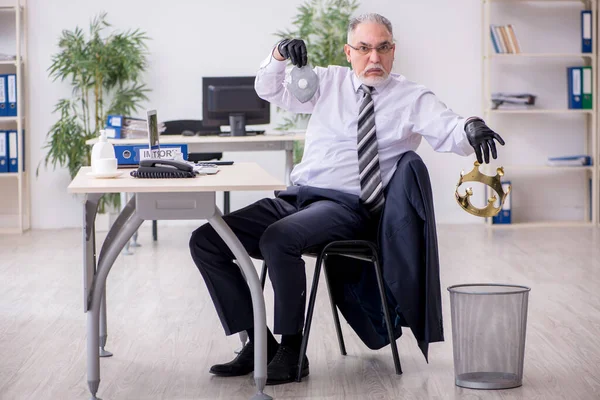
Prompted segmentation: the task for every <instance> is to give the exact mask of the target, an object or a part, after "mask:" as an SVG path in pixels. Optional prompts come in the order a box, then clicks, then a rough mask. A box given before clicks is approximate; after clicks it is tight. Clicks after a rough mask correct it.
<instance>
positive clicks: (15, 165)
mask: <svg viewBox="0 0 600 400" xmlns="http://www.w3.org/2000/svg"><path fill="white" fill-rule="evenodd" d="M18 142H19V141H18V140H17V131H8V172H19V151H18V148H17V146H18V144H17V143H18Z"/></svg>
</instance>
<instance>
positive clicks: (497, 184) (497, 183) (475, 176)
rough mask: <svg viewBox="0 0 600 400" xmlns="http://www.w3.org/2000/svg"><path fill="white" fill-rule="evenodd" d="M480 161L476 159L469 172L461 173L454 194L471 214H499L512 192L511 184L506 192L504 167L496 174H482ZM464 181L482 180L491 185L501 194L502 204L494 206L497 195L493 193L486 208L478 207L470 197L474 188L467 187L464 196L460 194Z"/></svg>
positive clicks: (484, 215)
mask: <svg viewBox="0 0 600 400" xmlns="http://www.w3.org/2000/svg"><path fill="white" fill-rule="evenodd" d="M479 165H480V164H479V162H477V161H475V167H473V170H471V172H469V173H468V174H465V171H462V172H461V173H460V179H459V180H458V184H457V185H456V191H455V192H454V195H455V196H456V201H457V202H458V204H459V205H460V206H461V207H462V208H463V209H464V210H465V211H466V212H468V213H469V214H473V215H475V216H477V217H493V216H494V215H497V214H498V213H499V212H500V210H501V209H502V205H503V204H504V200H506V197H507V196H508V194H509V193H510V188H511V187H510V185H508V190H507V191H506V192H504V189H503V188H502V181H501V178H502V177H503V176H504V168H502V167H498V168H497V169H496V176H489V175H485V174H482V173H481V172H479ZM464 182H481V183H483V184H486V185H488V186H489V187H491V188H492V189H493V190H494V191H495V192H496V193H497V194H498V196H500V205H499V206H498V207H497V208H496V207H494V203H495V202H496V200H497V198H496V196H495V195H492V197H490V198H489V199H488V204H487V205H486V206H485V207H484V208H477V207H475V206H473V205H472V204H471V200H470V197H471V196H472V195H473V188H470V187H469V188H467V190H466V193H465V195H464V196H461V195H460V194H458V187H459V186H460V185H462V184H463V183H464Z"/></svg>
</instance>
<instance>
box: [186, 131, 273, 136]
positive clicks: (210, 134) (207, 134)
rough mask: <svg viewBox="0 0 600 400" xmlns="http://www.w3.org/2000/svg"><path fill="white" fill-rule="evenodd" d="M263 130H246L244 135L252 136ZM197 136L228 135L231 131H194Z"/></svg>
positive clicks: (262, 133) (261, 133)
mask: <svg viewBox="0 0 600 400" xmlns="http://www.w3.org/2000/svg"><path fill="white" fill-rule="evenodd" d="M264 133H265V131H264V130H258V131H255V130H247V131H246V135H247V136H254V135H264ZM196 135H197V136H230V135H231V133H230V132H221V131H200V132H197V133H196Z"/></svg>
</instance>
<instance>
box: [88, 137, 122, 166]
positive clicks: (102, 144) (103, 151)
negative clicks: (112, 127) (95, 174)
mask: <svg viewBox="0 0 600 400" xmlns="http://www.w3.org/2000/svg"><path fill="white" fill-rule="evenodd" d="M101 158H111V159H116V157H115V148H114V147H113V145H112V144H111V143H109V142H108V139H107V138H106V131H105V130H104V129H101V130H100V137H99V138H98V142H96V143H95V144H94V147H92V160H91V161H92V170H95V168H94V164H95V163H94V161H96V160H99V159H101Z"/></svg>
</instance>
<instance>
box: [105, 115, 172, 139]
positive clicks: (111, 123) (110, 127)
mask: <svg viewBox="0 0 600 400" xmlns="http://www.w3.org/2000/svg"><path fill="white" fill-rule="evenodd" d="M105 130H106V137H108V138H112V139H145V138H147V137H148V122H147V121H146V120H145V119H141V118H133V117H125V116H123V115H109V116H108V117H107V118H106V127H105ZM164 131H165V124H164V123H159V124H158V132H159V133H162V132H164Z"/></svg>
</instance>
